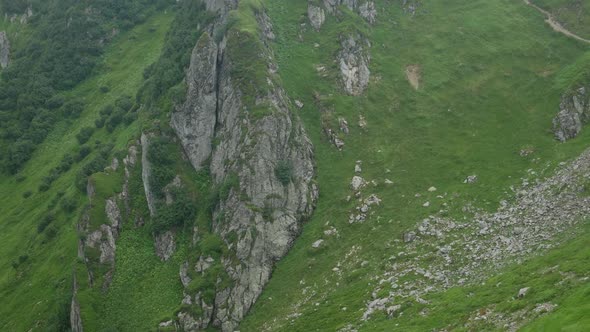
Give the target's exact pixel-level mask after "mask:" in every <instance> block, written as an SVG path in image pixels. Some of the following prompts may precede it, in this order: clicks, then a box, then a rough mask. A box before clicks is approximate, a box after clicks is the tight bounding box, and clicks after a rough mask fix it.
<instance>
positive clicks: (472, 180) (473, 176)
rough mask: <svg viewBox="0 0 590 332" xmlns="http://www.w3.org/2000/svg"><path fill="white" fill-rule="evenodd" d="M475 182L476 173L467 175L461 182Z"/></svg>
mask: <svg viewBox="0 0 590 332" xmlns="http://www.w3.org/2000/svg"><path fill="white" fill-rule="evenodd" d="M475 182H477V175H469V176H468V177H467V178H466V179H465V181H463V183H475Z"/></svg>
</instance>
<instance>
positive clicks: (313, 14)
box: [307, 3, 326, 30]
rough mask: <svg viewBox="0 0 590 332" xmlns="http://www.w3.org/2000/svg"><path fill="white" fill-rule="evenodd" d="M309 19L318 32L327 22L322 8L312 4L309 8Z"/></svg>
mask: <svg viewBox="0 0 590 332" xmlns="http://www.w3.org/2000/svg"><path fill="white" fill-rule="evenodd" d="M307 17H308V18H309V22H310V23H311V26H312V27H313V28H314V29H316V30H320V28H321V27H322V25H323V24H324V21H325V20H326V13H325V12H324V9H323V8H322V7H318V6H315V5H313V4H311V3H310V4H309V5H308V6H307Z"/></svg>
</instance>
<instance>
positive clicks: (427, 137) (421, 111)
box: [240, 0, 590, 331]
mask: <svg viewBox="0 0 590 332" xmlns="http://www.w3.org/2000/svg"><path fill="white" fill-rule="evenodd" d="M264 4H265V6H266V8H267V9H268V12H269V16H270V17H271V18H272V19H273V25H274V29H275V34H276V35H277V40H276V42H275V44H274V48H275V53H276V57H277V59H278V62H279V68H280V70H279V75H280V77H281V79H282V81H283V83H284V86H285V88H286V90H287V92H288V93H289V95H290V96H291V97H292V98H294V99H299V100H301V101H303V102H304V104H305V107H304V108H303V109H302V110H301V111H300V112H299V116H300V117H301V118H302V119H303V122H304V123H305V127H306V129H307V132H308V133H309V135H310V136H311V138H312V140H313V142H314V145H315V148H316V159H317V169H318V182H319V187H320V200H319V202H318V207H317V209H316V211H315V213H314V216H313V217H312V219H311V220H310V221H309V222H308V223H307V224H306V225H305V227H304V230H303V233H302V235H301V236H300V238H299V239H298V240H297V242H296V243H295V246H294V247H293V249H292V250H291V252H290V253H289V254H288V255H287V257H285V258H284V259H283V260H282V261H281V262H279V263H278V265H277V268H276V270H275V271H274V273H273V277H272V279H271V281H270V283H269V284H268V286H267V288H266V289H265V291H264V292H263V294H262V295H261V297H260V299H259V301H258V302H257V303H256V305H255V306H254V308H253V310H252V312H251V314H250V315H249V316H248V317H247V318H246V319H245V321H244V322H243V323H242V325H241V326H240V329H241V330H242V331H258V330H260V329H261V328H262V327H267V328H271V329H273V330H288V331H310V330H336V329H338V328H341V327H344V326H346V324H348V323H355V322H357V321H359V319H360V317H361V316H362V312H363V311H364V306H365V301H366V300H368V299H370V292H371V291H372V290H373V289H374V288H375V287H374V285H371V284H372V283H373V281H371V277H372V276H375V275H379V274H380V273H382V272H383V269H384V267H385V266H386V262H387V260H386V259H387V257H389V256H390V255H391V254H392V252H391V251H390V250H388V243H390V242H391V241H392V240H394V239H401V237H402V234H403V232H405V231H406V230H408V229H409V228H411V227H412V226H413V225H414V224H415V223H417V222H418V221H420V220H422V219H423V218H424V217H426V216H428V215H429V214H432V213H435V212H437V211H438V210H440V209H441V207H442V203H443V200H441V199H437V198H436V197H435V196H436V195H438V194H442V193H448V194H449V195H448V197H449V198H447V199H446V200H445V201H446V202H447V203H448V204H449V205H450V209H449V215H451V216H455V217H461V218H462V216H463V215H464V213H463V212H461V208H462V207H463V205H464V204H465V203H466V202H474V205H475V206H478V207H482V208H484V209H486V210H490V211H491V210H495V208H496V207H497V205H498V202H499V201H500V200H501V199H505V198H509V195H508V191H509V190H508V188H509V186H511V185H516V184H517V183H519V179H520V178H521V177H522V176H525V174H526V170H527V169H534V170H536V171H538V172H539V171H540V170H542V169H544V168H545V167H547V170H546V171H545V173H544V174H550V173H551V170H552V169H553V167H554V166H555V165H556V164H557V163H558V162H560V161H563V160H566V159H569V158H572V157H574V156H576V155H577V154H578V153H580V152H581V151H582V150H583V149H584V148H585V147H586V146H587V145H588V142H589V140H590V134H589V133H588V132H583V134H582V135H581V136H580V137H579V138H577V139H575V140H573V141H571V142H568V143H566V144H559V143H557V142H556V141H555V140H554V139H553V137H552V134H551V132H550V129H551V119H552V118H553V116H554V115H555V114H556V112H557V111H558V105H559V99H560V95H561V93H563V91H562V90H561V89H559V88H557V86H558V83H557V82H556V80H557V78H556V77H557V76H559V73H560V71H561V70H562V69H563V68H565V67H566V66H568V65H570V64H572V63H574V62H575V61H576V60H577V59H578V57H580V56H582V54H583V53H584V51H585V50H586V49H587V48H586V46H585V45H583V44H580V43H578V42H576V41H573V40H570V39H568V38H565V37H563V36H561V35H560V34H557V33H554V32H553V31H552V30H551V29H550V28H549V27H547V26H546V25H545V24H544V23H543V17H542V15H540V14H539V13H538V12H536V11H535V10H534V9H532V8H530V7H527V6H526V5H524V3H521V2H520V1H508V0H503V1H483V0H481V1H471V2H468V3H466V2H464V1H447V2H445V3H438V2H435V1H426V2H423V4H422V9H421V10H419V11H418V14H417V15H416V16H415V17H413V18H412V17H410V16H406V15H404V14H403V13H402V10H401V8H400V6H399V4H398V3H397V2H388V1H377V2H376V6H377V7H378V8H379V16H378V22H377V24H376V25H375V26H374V27H367V26H366V24H365V23H364V22H363V21H362V20H361V19H360V18H358V17H356V18H355V17H354V16H352V14H350V13H347V12H345V14H344V15H346V17H345V18H344V19H342V20H336V19H334V17H331V16H329V17H328V18H327V22H326V23H325V25H324V26H323V27H322V29H321V31H320V32H319V33H316V32H314V31H313V30H312V29H311V28H309V26H308V28H307V30H305V31H301V30H300V26H301V23H306V17H305V15H304V13H306V8H307V7H306V4H305V3H304V2H296V1H287V0H282V1H265V2H264ZM355 28H358V29H360V30H362V32H363V33H366V34H367V35H368V37H369V39H370V40H371V44H372V47H371V49H370V52H371V56H372V61H371V65H370V68H371V72H372V80H371V83H370V85H369V88H368V90H367V92H366V93H365V94H364V95H363V96H360V97H349V96H345V95H343V93H342V90H341V89H340V88H339V87H338V85H339V84H340V83H339V76H338V74H337V64H336V63H335V62H333V60H334V58H335V55H336V54H337V53H338V50H339V43H338V36H339V34H340V33H341V31H349V30H350V29H355ZM299 34H301V36H302V41H300V39H299V37H298V36H299ZM315 43H317V44H318V45H319V47H314V44H315ZM320 64H321V65H324V66H325V67H326V68H327V69H328V71H329V72H328V75H327V77H325V78H321V77H320V76H319V75H318V73H317V72H316V70H315V67H316V65H320ZM410 64H418V65H419V66H420V68H421V73H422V80H421V87H420V89H419V90H418V91H415V90H413V88H412V87H411V86H410V85H409V83H408V82H407V81H406V78H405V73H404V71H405V67H406V66H407V65H410ZM564 77H567V75H561V76H560V78H561V79H562V81H563V80H564ZM565 80H567V79H565ZM310 82H313V84H310ZM570 83H571V82H560V84H570ZM314 93H317V94H319V95H320V96H321V104H319V105H318V104H317V103H316V102H315V100H314V98H313V95H314ZM320 108H326V109H331V110H333V112H334V115H333V116H334V118H337V117H339V116H342V117H344V118H346V119H347V120H348V122H349V123H350V124H351V126H350V127H351V134H350V135H348V136H345V137H344V140H345V142H346V146H345V148H344V150H343V152H339V151H337V150H336V149H335V148H334V147H333V146H331V145H330V144H329V143H328V142H327V139H326V138H325V136H324V135H323V133H322V130H321V127H320V124H321V120H320V112H319V109H320ZM361 114H362V115H363V116H364V117H365V118H366V120H367V123H368V126H367V129H366V130H362V129H360V128H359V127H358V126H357V125H356V124H357V122H358V119H359V115H361ZM335 129H336V128H335ZM527 146H532V147H533V148H534V151H535V152H534V153H533V154H532V155H531V156H529V157H527V158H523V157H521V156H520V155H519V151H520V149H522V148H524V147H527ZM356 160H362V161H363V167H362V168H363V173H362V176H363V177H364V178H365V179H368V180H373V179H374V180H376V181H378V182H379V183H381V184H380V185H378V186H377V187H374V188H370V189H366V192H367V193H376V194H377V195H378V196H379V197H380V198H382V199H383V203H382V206H381V207H379V208H377V209H376V210H375V211H376V214H375V215H374V216H372V217H371V218H370V219H369V220H368V221H366V222H365V223H364V224H354V225H349V224H348V214H349V213H350V211H351V210H352V209H353V208H354V206H355V205H354V200H353V202H350V203H349V202H346V200H345V198H346V197H347V196H348V195H350V194H351V191H350V189H349V187H348V186H349V183H350V179H351V178H352V176H353V175H354V164H355V161H356ZM387 169H388V170H390V171H391V172H390V173H386V170H387ZM471 174H477V175H478V177H479V181H478V182H477V183H476V184H473V185H465V184H463V180H464V179H465V177H466V176H468V175H471ZM385 178H389V179H391V180H393V181H394V182H395V185H393V186H386V185H383V184H382V183H383V181H384V179H385ZM430 186H435V187H437V188H438V191H437V192H436V193H434V194H433V193H428V192H427V189H428V188H429V187H430ZM416 193H420V194H421V195H422V197H420V198H416V197H414V196H415V194H416ZM451 197H452V198H451ZM425 201H430V202H431V205H430V207H428V208H424V207H422V204H423V203H424V202H425ZM327 224H329V225H330V226H334V227H336V228H337V229H338V231H339V233H340V237H339V238H338V239H335V238H326V237H324V236H323V234H322V233H323V231H324V230H325V229H327V228H328V226H327ZM322 237H323V238H324V239H325V240H326V241H325V244H326V247H325V248H324V249H320V250H312V248H311V244H312V243H313V242H314V241H316V240H317V239H319V238H322ZM353 246H356V247H360V248H361V249H359V251H358V254H356V255H355V256H354V257H355V259H357V260H358V261H362V260H367V261H368V262H369V264H368V265H367V267H365V268H360V267H359V266H347V268H348V269H346V270H345V271H344V272H343V277H342V278H340V279H338V278H337V277H335V276H334V272H333V271H332V268H333V267H335V266H336V264H337V262H338V261H343V260H344V257H345V256H346V254H347V253H348V252H349V251H350V250H351V248H352V247H353ZM584 263H586V261H584ZM302 281H303V282H305V284H301V283H300V282H302ZM337 282H338V285H336V283H337ZM308 286H309V287H311V288H310V289H308V290H307V293H305V294H304V293H303V289H304V288H305V287H308ZM311 289H314V290H315V291H316V292H317V293H316V294H315V295H310V292H311ZM316 302H317V303H319V305H317V306H316V305H315V303H316ZM298 303H301V306H300V307H298ZM450 303H452V302H449V304H450ZM342 307H347V310H346V311H343V310H341V308H342ZM468 309H470V307H465V308H458V309H457V310H455V311H452V314H451V313H449V314H448V315H447V316H445V317H443V318H444V321H443V322H442V323H450V322H451V321H452V319H459V318H461V317H462V315H465V314H468V311H466V310H468ZM294 313H301V314H302V316H300V318H297V317H293V316H291V317H290V316H289V315H292V314H294ZM289 317H290V318H289ZM409 318H410V317H409V316H408V317H407V319H409ZM412 318H414V319H416V317H413V316H412ZM396 323H397V322H394V321H391V320H385V319H384V318H383V317H381V318H377V319H376V322H375V324H377V325H375V326H379V328H380V329H383V330H391V329H393V328H394V327H395V325H394V324H396ZM442 323H441V324H442ZM408 324H416V325H415V326H416V327H415V330H428V328H432V327H433V324H432V322H431V321H430V322H428V320H425V321H421V320H420V319H416V321H415V322H413V323H408ZM408 326H409V325H408ZM367 330H370V329H367Z"/></svg>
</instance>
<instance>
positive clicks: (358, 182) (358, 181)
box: [350, 175, 367, 191]
mask: <svg viewBox="0 0 590 332" xmlns="http://www.w3.org/2000/svg"><path fill="white" fill-rule="evenodd" d="M366 185H367V181H365V179H363V178H362V177H360V176H358V175H355V176H353V177H352V180H351V181H350V188H352V190H354V191H359V190H361V189H362V188H363V187H365V186H366Z"/></svg>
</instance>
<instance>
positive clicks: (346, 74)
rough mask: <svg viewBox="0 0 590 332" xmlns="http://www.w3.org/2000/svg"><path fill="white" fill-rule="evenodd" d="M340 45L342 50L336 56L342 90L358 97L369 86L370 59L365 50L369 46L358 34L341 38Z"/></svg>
mask: <svg viewBox="0 0 590 332" xmlns="http://www.w3.org/2000/svg"><path fill="white" fill-rule="evenodd" d="M340 45H341V47H342V48H341V50H340V53H339V54H338V63H339V68H340V74H341V77H342V82H343V84H344V90H345V91H346V92H347V93H348V94H350V95H353V96H358V95H360V94H362V93H363V91H364V90H365V89H366V88H367V86H368V85H369V78H370V75H371V71H370V70H369V62H370V61H371V57H370V55H369V53H368V51H367V49H368V47H369V46H370V44H369V43H368V42H367V41H365V40H364V39H363V38H362V37H361V36H360V35H359V34H350V35H348V36H347V37H344V38H341V41H340Z"/></svg>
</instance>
